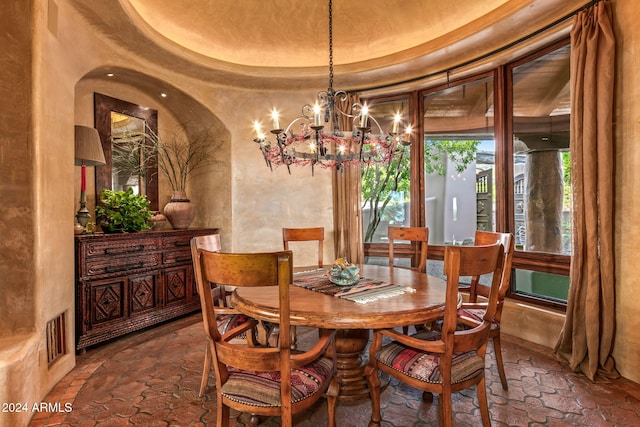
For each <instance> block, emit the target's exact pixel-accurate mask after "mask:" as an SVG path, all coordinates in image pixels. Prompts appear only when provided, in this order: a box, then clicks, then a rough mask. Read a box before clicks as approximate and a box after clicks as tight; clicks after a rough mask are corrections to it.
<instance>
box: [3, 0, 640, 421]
mask: <svg viewBox="0 0 640 427" xmlns="http://www.w3.org/2000/svg"><path fill="white" fill-rule="evenodd" d="M8 1H9V4H8V5H4V6H5V10H10V11H11V13H10V14H2V15H1V17H0V23H1V24H2V25H1V27H2V28H3V32H2V35H4V34H11V35H12V36H13V35H17V37H14V38H12V39H11V40H8V39H7V38H3V39H2V43H3V49H5V50H4V54H5V57H7V58H9V59H10V60H8V61H5V62H3V67H0V77H1V79H0V80H2V81H3V83H5V84H3V85H0V91H1V92H0V93H2V95H3V99H4V101H5V102H3V104H2V106H0V118H2V120H3V123H9V124H10V126H9V129H8V131H7V132H4V133H3V134H2V135H0V142H1V146H0V150H1V151H0V177H2V180H1V182H2V184H1V185H2V191H3V197H4V201H5V209H3V210H2V211H1V212H2V214H1V215H2V217H1V221H0V227H2V229H3V241H2V243H1V244H0V256H1V257H2V263H1V264H0V268H1V270H0V272H1V273H2V285H3V292H2V300H0V309H1V310H2V316H0V384H2V387H0V401H4V402H7V401H26V402H37V401H40V400H41V399H42V398H43V397H44V396H45V395H46V393H47V392H48V391H49V389H50V388H51V387H52V386H53V385H54V384H55V383H56V382H57V381H58V380H59V379H60V378H61V377H62V376H63V375H64V374H65V373H66V372H68V371H69V370H70V369H71V367H72V366H73V364H74V356H73V351H71V353H70V354H69V355H68V356H67V357H65V358H63V360H61V361H59V362H58V363H57V364H56V365H54V366H53V367H52V368H48V367H47V364H46V355H45V354H44V349H45V341H44V331H43V329H44V325H45V322H46V321H48V320H49V319H51V318H52V317H54V316H56V315H58V314H59V313H61V312H67V313H68V314H69V316H70V317H69V324H68V330H67V332H68V344H69V347H70V349H72V348H73V310H74V291H73V289H74V283H73V282H74V278H73V268H74V254H73V234H72V226H73V222H74V213H75V211H76V210H77V208H78V206H77V196H76V194H77V192H78V191H77V190H78V189H77V188H76V186H77V182H78V177H77V174H78V172H77V169H78V168H75V167H74V166H73V125H74V124H75V123H76V122H77V121H81V122H82V123H81V124H90V123H91V120H90V117H91V116H90V112H89V111H87V109H89V108H91V107H90V106H89V102H88V100H87V96H88V94H89V93H90V91H92V90H94V89H95V88H98V87H99V88H101V89H104V90H105V91H109V90H113V91H114V92H113V93H114V95H117V94H118V92H115V91H117V90H120V88H115V87H111V86H108V85H106V84H105V86H101V85H103V84H104V83H100V84H98V83H90V82H89V80H83V77H84V76H85V75H86V74H87V73H89V72H91V71H92V70H95V69H98V68H100V67H116V68H117V67H121V68H130V69H135V70H137V72H138V73H139V75H141V76H146V77H145V78H140V77H139V76H138V77H137V80H136V78H130V81H134V82H136V85H135V87H136V88H137V89H138V90H137V91H135V90H132V91H131V93H132V94H134V96H135V98H136V99H133V101H137V100H138V99H139V100H140V101H139V102H143V101H145V99H155V98H154V96H156V95H157V94H155V93H154V92H152V91H151V89H152V87H151V86H149V84H148V81H154V82H163V83H165V84H166V86H167V88H168V89H171V90H175V91H176V92H175V96H176V97H177V98H176V99H178V100H179V99H185V94H187V95H188V96H187V98H188V99H189V102H188V103H186V104H181V103H180V102H178V101H176V102H177V104H173V103H172V101H169V100H168V101H158V109H159V111H166V112H167V115H168V117H169V116H171V115H173V116H175V117H176V118H177V117H179V114H184V113H189V114H191V115H195V116H196V117H210V118H211V120H212V122H215V124H216V126H217V127H218V129H219V131H220V135H221V138H222V139H223V140H224V142H225V145H224V146H225V147H226V148H225V149H224V150H223V152H222V153H221V158H222V159H223V164H222V165H221V167H220V169H218V170H217V171H208V172H206V173H203V174H201V175H199V176H198V177H196V178H194V181H193V182H192V184H191V187H190V188H189V193H190V196H191V197H192V199H193V200H194V201H195V202H196V203H197V204H198V208H199V214H198V215H199V216H198V217H197V218H196V222H195V223H194V226H199V227H204V226H210V227H221V228H222V233H223V243H224V245H225V247H227V248H230V250H235V251H252V250H275V249H279V248H280V247H281V234H280V228H281V227H283V226H292V227H302V226H311V225H314V226H315V225H324V226H325V228H326V229H327V235H326V239H327V241H328V242H331V238H332V232H333V230H332V208H331V185H330V178H329V173H328V172H327V171H324V170H316V176H315V177H311V175H310V170H308V169H293V170H292V175H291V176H289V175H288V174H287V172H286V169H285V168H280V169H277V170H275V171H274V172H269V170H268V169H267V168H266V166H265V164H264V162H263V160H262V157H261V154H260V152H259V151H258V149H257V146H256V144H255V143H253V142H252V137H253V136H252V129H251V122H252V120H254V119H262V120H263V121H264V122H265V123H266V122H268V111H270V109H271V108H272V107H273V106H274V105H278V106H279V107H280V108H281V110H282V111H283V114H287V113H288V114H295V113H296V112H298V111H299V108H300V105H301V104H302V103H303V102H308V100H309V99H310V98H311V97H312V96H313V95H314V94H315V92H316V90H317V89H319V88H309V90H308V91H305V92H297V93H291V94H289V95H287V96H284V95H282V94H279V93H275V92H269V91H261V90H242V89H237V88H230V87H224V86H221V85H216V84H213V83H210V82H208V81H198V80H194V79H191V78H187V77H184V76H181V75H179V74H174V73H171V72H169V71H167V70H163V69H159V68H158V67H155V66H154V65H153V64H149V63H146V62H144V61H143V60H141V59H140V58H138V57H134V56H132V55H131V54H130V53H129V52H127V51H125V50H121V49H119V47H118V46H115V45H113V44H111V43H112V42H110V41H108V40H102V39H99V38H97V34H99V32H98V31H96V30H95V29H93V28H91V27H90V26H89V25H88V24H87V23H86V22H85V21H84V20H81V19H79V18H78V16H77V15H76V14H75V13H74V12H73V10H71V9H70V8H69V7H68V6H67V5H66V1H65V0H58V1H56V0H51V1H45V0H38V1H32V2H28V1H23V0H8ZM612 3H613V6H614V11H615V19H616V32H617V35H616V37H617V40H618V41H617V46H618V64H617V65H618V69H617V75H616V77H617V86H616V95H617V98H616V127H615V132H616V139H617V149H618V151H617V156H618V157H617V161H618V164H617V168H618V169H617V176H616V186H617V187H616V188H617V194H616V240H617V244H616V257H617V261H618V264H617V301H616V302H617V315H618V323H617V333H616V343H615V353H614V355H615V357H616V361H617V367H618V369H619V370H620V372H621V373H622V374H623V375H624V376H625V377H627V378H630V379H632V380H634V381H639V382H640V360H639V358H638V352H637V349H638V348H640V325H639V323H640V322H639V321H638V316H637V312H638V309H640V297H639V296H638V292H637V290H638V284H637V283H638V279H637V277H638V275H639V274H640V271H638V270H639V269H640V267H638V265H639V264H638V263H637V262H636V260H635V255H636V254H637V253H638V252H639V250H638V249H639V248H638V246H639V243H638V241H639V239H638V238H637V237H636V236H637V235H638V234H639V233H638V232H639V231H640V230H639V227H640V226H639V225H637V223H636V221H635V217H636V216H637V212H638V211H639V210H640V195H638V194H637V191H635V189H636V188H637V187H638V185H639V183H638V181H640V172H638V171H639V169H638V167H637V165H638V164H640V152H639V150H637V149H635V145H636V144H637V141H636V140H637V139H638V133H639V131H640V129H639V126H640V123H639V122H640V111H639V108H638V105H639V104H638V102H637V101H636V100H637V99H640V89H639V87H640V86H639V85H638V80H639V79H640V77H638V74H637V70H638V69H639V68H640V60H639V59H638V55H637V53H638V52H637V49H638V48H637V47H636V46H638V44H639V42H640V29H638V28H637V26H635V23H636V22H638V20H639V18H640V16H639V11H638V7H637V5H636V2H635V1H634V0H613V2H612ZM50 5H54V6H55V8H56V9H57V11H58V13H57V14H55V16H54V17H55V18H56V19H55V22H53V21H52V20H51V19H50V16H51V14H50V12H51V10H50V8H49V6H50ZM31 6H33V7H34V9H35V10H34V12H33V13H32V12H31V11H30V9H29V7H31ZM30 20H33V25H31V24H30ZM54 24H55V25H54ZM32 29H33V30H32ZM30 37H33V47H34V55H33V68H34V72H33V77H32V80H30V63H31V62H30V61H31V55H30V53H31V50H30V44H29V38H30ZM88 52H90V54H89V53H88ZM6 82H9V83H10V84H9V85H7V84H6ZM78 82H81V83H80V84H78ZM127 84H130V82H129V83H127ZM123 90H124V89H123ZM32 95H33V96H32ZM181 97H182V98H181ZM123 98H125V99H127V98H129V96H126V97H125V96H124V94H123ZM9 101H10V102H9ZM180 106H182V107H184V108H183V109H182V110H181V111H178V110H179V107H180ZM289 117H290V116H289ZM160 120H163V118H162V117H160ZM176 120H177V119H176ZM161 193H162V194H164V197H167V194H168V193H167V190H166V188H162V189H161ZM161 197H162V196H161ZM162 203H163V202H162V199H161V204H162ZM326 246H327V250H326V252H325V259H331V257H332V256H333V250H332V245H331V244H330V243H329V244H327V245H326ZM18 248H19V249H18ZM17 254H20V256H16V255H17ZM295 261H296V264H298V265H308V264H312V263H313V262H314V261H315V253H313V250H308V251H304V252H301V253H296V257H295ZM506 316H507V315H506V313H505V317H506ZM521 324H522V325H523V327H524V326H526V325H527V324H528V325H533V326H534V327H537V326H538V323H536V322H534V321H527V322H522V323H521ZM549 333H551V332H549ZM26 416H27V417H29V416H30V415H29V414H27V415H26ZM23 417H24V416H23ZM23 424H24V419H18V420H16V419H9V418H8V417H7V415H6V414H0V426H2V425H23Z"/></svg>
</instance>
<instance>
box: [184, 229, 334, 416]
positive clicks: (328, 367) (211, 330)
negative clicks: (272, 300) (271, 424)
mask: <svg viewBox="0 0 640 427" xmlns="http://www.w3.org/2000/svg"><path fill="white" fill-rule="evenodd" d="M191 252H192V257H193V262H194V266H195V268H194V270H195V277H196V283H197V285H198V291H199V295H200V303H201V306H202V316H203V319H204V329H205V334H206V336H207V341H208V344H209V350H210V354H211V359H212V363H213V367H214V369H215V377H216V397H217V399H216V401H217V418H216V426H217V427H228V426H229V418H230V410H231V409H232V408H233V409H235V410H237V411H240V412H246V413H250V414H253V415H254V416H279V417H280V418H281V424H282V426H284V427H291V426H292V424H293V421H292V418H293V415H294V414H297V413H299V412H301V411H304V410H306V409H307V408H309V407H310V406H312V405H313V404H314V403H315V402H317V401H318V399H320V398H321V397H323V396H326V398H327V403H328V404H327V406H328V422H329V425H330V426H335V408H336V403H337V395H338V392H339V388H340V386H339V383H338V381H337V379H336V376H335V373H336V356H335V355H336V349H335V331H329V330H321V332H320V333H319V337H318V341H317V342H316V343H315V344H314V345H313V346H312V347H311V348H310V349H309V350H307V351H305V352H299V353H295V354H294V353H293V352H292V351H291V345H290V342H289V337H290V335H289V332H290V319H289V287H290V286H292V284H293V267H292V258H293V256H292V253H291V251H281V252H270V253H255V254H230V253H221V252H210V251H207V250H204V249H199V248H197V246H196V244H195V242H194V241H192V244H191ZM209 283H218V284H221V285H230V286H236V287H242V286H253V287H256V286H277V287H278V292H279V301H280V305H279V325H280V328H281V330H282V332H283V333H282V335H281V336H280V340H279V347H278V348H271V347H266V348H256V347H249V346H246V345H239V344H234V343H233V342H232V341H233V339H234V338H235V337H238V336H239V335H241V334H243V333H248V332H249V331H250V330H251V329H252V328H255V326H256V325H257V322H256V320H253V319H248V320H247V321H246V322H245V323H242V324H240V325H237V326H235V327H234V328H233V329H231V330H229V331H228V332H226V333H224V334H222V333H220V331H219V329H218V326H217V318H216V313H217V311H218V310H219V308H218V307H216V306H215V305H214V304H213V300H212V298H211V297H210V295H211V293H210V292H209Z"/></svg>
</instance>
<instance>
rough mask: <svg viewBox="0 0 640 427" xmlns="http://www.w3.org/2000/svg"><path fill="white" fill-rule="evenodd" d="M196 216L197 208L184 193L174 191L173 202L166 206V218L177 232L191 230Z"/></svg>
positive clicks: (170, 201)
mask: <svg viewBox="0 0 640 427" xmlns="http://www.w3.org/2000/svg"><path fill="white" fill-rule="evenodd" d="M195 214H196V206H195V205H194V204H193V203H191V201H190V200H189V199H188V198H187V194H186V193H185V192H184V191H174V192H173V194H172V195H171V200H169V203H167V204H166V205H165V206H164V216H166V217H167V219H168V220H169V222H170V223H171V225H172V226H173V228H175V229H176V230H184V229H187V228H189V226H190V225H191V222H192V221H193V217H194V216H195Z"/></svg>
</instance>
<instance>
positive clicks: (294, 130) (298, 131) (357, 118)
mask: <svg viewBox="0 0 640 427" xmlns="http://www.w3.org/2000/svg"><path fill="white" fill-rule="evenodd" d="M348 99H349V94H348V93H347V92H346V91H344V90H335V89H334V88H333V8H332V0H329V88H328V89H327V90H326V91H321V92H319V93H318V94H317V96H316V102H315V104H314V105H313V106H312V105H309V104H305V105H303V106H302V114H301V115H300V116H298V117H295V118H294V119H293V120H291V122H289V124H288V125H287V126H286V127H282V126H280V117H279V114H278V111H277V109H276V108H274V109H273V111H272V112H271V119H272V125H273V128H272V129H271V130H270V131H269V133H270V134H271V135H269V136H268V135H267V134H265V133H264V132H263V131H262V125H261V124H260V122H258V121H257V120H256V121H254V123H253V128H254V130H255V133H256V137H255V139H254V142H256V143H258V144H259V147H260V151H261V152H262V155H263V157H264V160H265V162H266V164H267V166H268V167H269V168H270V169H271V170H273V168H274V166H275V167H277V166H281V165H285V166H286V167H287V170H288V171H289V174H291V166H292V165H296V166H311V173H312V175H313V173H314V170H315V166H320V167H324V168H334V169H336V170H344V167H345V166H346V165H351V164H359V165H361V166H368V165H371V164H385V163H386V164H387V165H388V166H389V167H391V165H392V161H393V160H394V159H395V158H397V159H398V160H399V161H401V160H402V156H403V155H404V152H405V149H406V147H408V146H409V145H410V144H411V131H412V126H411V125H410V124H407V125H406V127H405V128H404V132H402V133H401V132H400V127H401V125H402V124H403V123H402V117H401V115H400V113H399V112H398V113H396V114H395V116H394V118H393V124H392V127H391V131H390V132H384V131H383V129H382V126H381V125H380V123H379V122H378V120H377V119H376V118H375V117H373V116H372V115H371V114H370V113H369V107H368V106H367V104H366V103H365V104H364V105H362V104H360V103H359V102H355V103H353V104H352V105H351V109H350V111H349V112H347V111H344V110H343V109H342V108H341V105H344V104H347V100H348ZM347 105H348V104H347ZM341 122H342V123H346V125H345V126H344V127H345V129H341V128H340V123H341ZM346 127H348V128H349V129H346Z"/></svg>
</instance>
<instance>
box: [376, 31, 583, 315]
mask: <svg viewBox="0 0 640 427" xmlns="http://www.w3.org/2000/svg"><path fill="white" fill-rule="evenodd" d="M569 43H570V40H569V38H568V37H565V38H562V39H560V40H557V41H555V42H553V43H551V44H548V45H546V46H544V47H542V48H540V49H537V50H535V51H532V52H530V53H527V54H525V55H523V56H521V57H519V58H518V59H515V60H513V61H511V62H509V63H505V64H502V65H499V66H497V67H495V68H493V69H491V70H488V71H484V72H481V73H477V74H474V75H471V76H466V77H464V78H460V79H456V80H451V81H449V80H447V82H445V83H441V84H436V85H433V86H429V87H426V88H422V89H417V90H413V91H411V92H404V93H398V94H393V95H386V96H380V97H371V98H367V99H366V101H367V103H369V104H375V103H379V102H389V101H394V100H398V99H408V100H409V113H410V120H411V123H412V124H413V129H414V137H413V138H412V145H411V171H410V179H411V185H410V197H411V208H410V210H411V226H413V227H424V226H425V224H426V219H425V210H426V206H425V198H424V194H425V193H424V190H425V185H426V184H425V179H424V155H423V153H424V138H418V137H415V135H420V136H422V135H424V123H423V120H422V118H423V117H424V109H425V107H424V98H425V95H427V94H429V93H433V92H437V91H440V90H443V89H446V88H448V87H451V86H457V85H461V84H465V83H469V82H472V81H476V80H479V79H483V78H487V77H492V78H493V86H494V138H495V170H496V173H495V187H496V188H495V194H496V201H495V205H496V210H495V224H496V231H500V232H512V233H513V232H515V230H514V228H515V221H514V191H513V185H514V176H513V114H512V112H513V77H512V72H511V71H512V70H513V68H515V67H517V66H518V65H522V64H524V63H527V62H529V61H532V60H535V59H537V58H540V57H541V56H544V55H545V54H547V53H549V52H551V51H553V50H556V49H558V48H560V47H562V46H565V45H568V44H569ZM499 172H501V173H499ZM444 248H445V246H444V245H432V244H430V245H429V252H428V259H429V260H437V261H442V260H444ZM364 254H365V257H369V256H371V257H385V256H388V245H386V244H384V243H365V244H364ZM394 254H395V255H396V256H398V257H411V256H412V255H413V253H412V252H411V249H410V246H409V245H406V248H402V247H400V248H399V249H398V251H397V253H396V252H395V251H394ZM415 261H416V260H413V259H412V265H414V262H415ZM570 265H571V255H563V254H554V253H547V252H531V251H520V250H518V251H515V253H514V257H513V269H514V270H515V269H523V270H530V271H537V272H543V273H553V274H559V275H564V276H569V272H570ZM513 289H515V281H512V290H513ZM508 297H509V298H512V299H516V300H521V301H525V302H530V303H534V304H536V305H540V306H544V307H552V308H556V309H566V303H563V302H560V301H557V300H547V299H544V298H542V297H536V296H533V295H525V294H521V293H517V292H513V291H510V292H509V293H508Z"/></svg>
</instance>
